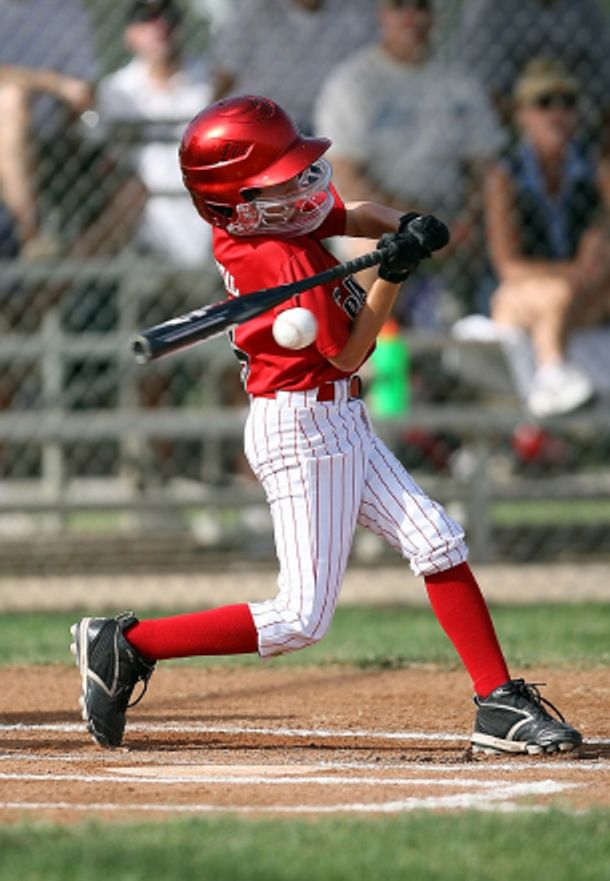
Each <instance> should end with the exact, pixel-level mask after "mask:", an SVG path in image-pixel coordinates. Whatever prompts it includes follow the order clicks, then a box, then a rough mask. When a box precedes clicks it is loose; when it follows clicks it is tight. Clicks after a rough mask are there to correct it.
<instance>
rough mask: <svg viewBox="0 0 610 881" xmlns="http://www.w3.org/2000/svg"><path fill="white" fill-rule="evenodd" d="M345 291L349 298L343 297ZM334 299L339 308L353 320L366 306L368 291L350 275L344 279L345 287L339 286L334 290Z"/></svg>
mask: <svg viewBox="0 0 610 881" xmlns="http://www.w3.org/2000/svg"><path fill="white" fill-rule="evenodd" d="M344 289H347V296H343V293H344ZM332 298H333V300H334V301H335V303H336V304H337V306H339V308H340V309H343V311H344V312H346V313H347V315H349V317H350V318H351V319H352V320H353V319H354V318H355V317H356V315H357V314H358V313H359V312H360V310H361V309H362V307H363V306H364V302H365V300H366V291H365V290H364V288H363V287H362V285H360V284H358V282H357V281H356V279H355V278H354V277H353V276H351V275H348V277H347V278H345V279H343V287H341V286H340V285H337V287H336V288H334V290H333V292H332Z"/></svg>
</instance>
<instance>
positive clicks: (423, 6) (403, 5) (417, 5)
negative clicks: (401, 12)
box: [387, 0, 432, 11]
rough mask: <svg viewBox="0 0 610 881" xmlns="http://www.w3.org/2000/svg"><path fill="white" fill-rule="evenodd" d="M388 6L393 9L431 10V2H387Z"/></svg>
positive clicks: (419, 0) (427, 0) (402, 0)
mask: <svg viewBox="0 0 610 881" xmlns="http://www.w3.org/2000/svg"><path fill="white" fill-rule="evenodd" d="M387 5H388V6H392V7H393V8H394V9H420V10H426V11H428V10H431V9H432V0H389V2H388V4H387Z"/></svg>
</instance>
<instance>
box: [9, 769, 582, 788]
mask: <svg viewBox="0 0 610 881" xmlns="http://www.w3.org/2000/svg"><path fill="white" fill-rule="evenodd" d="M113 770H114V769H112V768H111V769H109V771H110V773H107V774H68V773H63V774H48V773H41V774H34V773H30V774H20V773H17V772H14V773H7V774H0V781H2V780H18V781H22V782H38V783H58V782H62V783H113V784H114V783H129V784H134V783H138V784H148V785H151V784H152V785H158V784H162V785H183V784H196V785H199V784H201V783H205V784H206V786H217V785H222V786H287V785H288V786H294V785H295V784H299V785H300V786H302V785H307V786H309V785H317V786H380V785H384V786H385V785H388V786H413V785H417V786H453V787H465V788H467V789H490V790H494V791H496V792H498V791H504V790H506V791H509V790H510V791H511V792H512V789H513V788H514V787H515V786H523V785H526V786H530V785H531V786H548V787H551V790H549V791H552V788H553V787H558V789H557V790H556V791H560V790H561V789H563V788H565V787H571V786H574V785H577V784H573V783H567V782H565V781H562V782H559V781H557V780H550V779H547V780H541V781H540V780H539V781H532V782H531V783H527V784H521V783H519V784H516V783H513V782H512V781H511V782H506V783H499V782H498V781H490V780H473V779H472V778H470V779H468V778H461V777H459V776H455V777H453V778H451V779H450V780H447V779H441V778H439V779H435V778H433V777H384V776H382V775H378V776H373V777H363V776H339V775H333V774H322V775H310V774H307V775H303V774H299V773H295V774H288V775H285V776H278V777H269V776H265V775H261V774H251V775H243V774H239V775H232V774H226V775H223V776H209V775H206V774H196V775H193V776H192V777H190V776H189V777H184V776H176V777H173V776H171V775H168V774H160V775H159V776H154V777H151V776H149V775H138V773H137V769H130V771H133V773H127V774H126V773H124V772H120V773H112V772H113ZM117 770H118V769H117ZM295 770H296V769H295Z"/></svg>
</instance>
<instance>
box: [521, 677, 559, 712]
mask: <svg viewBox="0 0 610 881" xmlns="http://www.w3.org/2000/svg"><path fill="white" fill-rule="evenodd" d="M513 683H514V685H515V690H516V691H518V692H519V694H521V695H523V697H524V698H526V700H529V701H531V703H533V704H535V705H536V706H537V707H538V709H540V710H542V712H543V713H546V715H547V716H548V715H549V714H548V713H547V711H546V707H549V708H550V709H551V710H552V711H553V712H554V713H555V715H556V716H557V718H558V719H559V720H560V721H561V722H565V718H564V717H563V715H562V714H561V712H560V711H559V710H558V709H557V707H556V706H555V704H553V703H551V701H550V700H547V698H545V697H542V695H541V694H540V690H539V688H540V686H545V685H546V682H526V681H525V679H514V680H513Z"/></svg>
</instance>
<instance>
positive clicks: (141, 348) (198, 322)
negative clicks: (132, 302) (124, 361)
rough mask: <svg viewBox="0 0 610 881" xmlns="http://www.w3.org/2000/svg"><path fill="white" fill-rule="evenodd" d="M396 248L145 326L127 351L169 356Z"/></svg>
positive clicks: (144, 357) (146, 357)
mask: <svg viewBox="0 0 610 881" xmlns="http://www.w3.org/2000/svg"><path fill="white" fill-rule="evenodd" d="M397 250H398V246H397V245H395V244H393V243H390V244H389V245H386V246H384V247H383V248H377V249H376V250H375V251H371V252H370V253H368V254H363V255H362V256H360V257H354V259H353V260H346V261H345V262H344V263H338V264H337V265H336V266H331V267H330V268H329V269H325V270H323V271H322V272H318V273H316V275H311V276H309V277H308V278H303V279H300V281H292V282H288V284H283V285H278V286H277V287H274V288H262V289H261V290H258V291H253V292H252V293H250V294H243V295H242V296H241V297H236V298H235V299H227V300H221V301H220V302H219V303H212V304H211V305H209V306H202V307H200V308H199V309H193V310H192V311H191V312H187V313H185V314H184V315H178V316H176V317H175V318H170V319H168V320H167V321H163V322H162V323H161V324H155V325H153V326H152V327H148V328H146V330H143V331H142V332H141V333H139V334H138V335H137V336H135V337H134V338H133V339H132V341H131V350H132V352H133V354H134V357H135V359H136V361H137V362H138V364H146V363H147V362H149V361H156V360H157V359H158V358H164V357H166V356H167V355H172V354H174V353H175V352H179V351H182V350H184V349H187V348H190V347H191V346H194V345H195V344H196V343H201V342H203V341H204V340H209V339H212V338H213V337H216V336H220V335H221V334H222V333H225V331H227V330H231V329H232V328H233V327H236V326H237V325H238V324H243V323H244V322H246V321H250V319H251V318H256V317H257V316H258V315H262V313H263V312H267V311H268V310H269V309H273V307H274V306H279V304H280V303H283V302H284V301H285V300H289V299H290V297H294V296H295V294H300V293H302V292H303V291H307V290H310V289H311V288H314V287H316V285H319V284H326V283H327V282H329V281H334V280H335V279H337V278H345V277H346V276H347V275H352V274H353V273H354V272H360V271H361V270H362V269H368V268H369V267H371V266H377V265H378V264H379V263H381V262H382V261H383V260H385V259H386V258H388V257H392V256H393V255H394V254H395V253H396V251H397Z"/></svg>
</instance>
